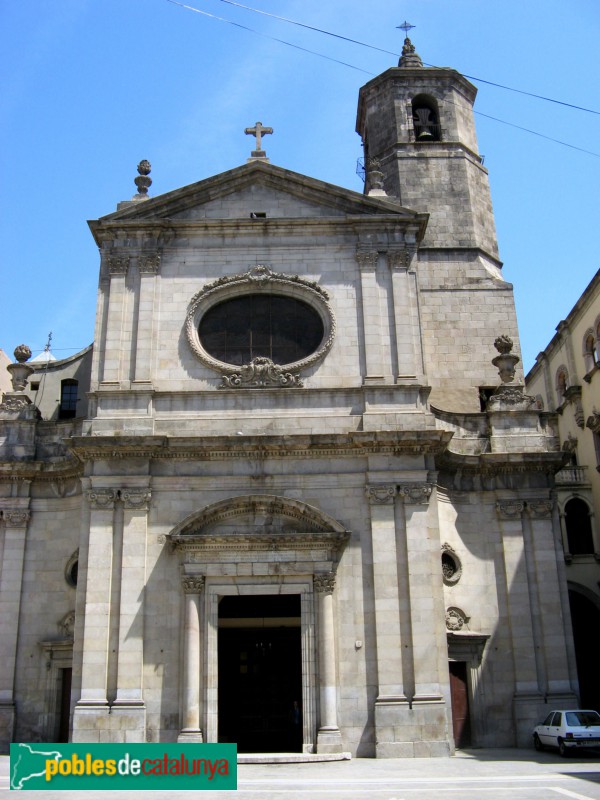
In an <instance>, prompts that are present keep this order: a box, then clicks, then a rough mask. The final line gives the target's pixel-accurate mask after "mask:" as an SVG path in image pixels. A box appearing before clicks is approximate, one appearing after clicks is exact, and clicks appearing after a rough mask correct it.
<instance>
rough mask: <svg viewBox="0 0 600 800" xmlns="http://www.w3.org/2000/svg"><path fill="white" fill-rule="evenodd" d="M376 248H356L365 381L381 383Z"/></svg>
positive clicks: (379, 310) (381, 355)
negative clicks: (360, 298)
mask: <svg viewBox="0 0 600 800" xmlns="http://www.w3.org/2000/svg"><path fill="white" fill-rule="evenodd" d="M378 258H379V254H378V252H377V250H357V252H356V260H357V262H358V267H359V269H360V286H361V295H362V318H363V329H364V347H365V362H366V374H365V377H364V382H365V383H381V382H382V381H383V378H384V368H383V347H382V340H381V307H380V300H379V286H378V285H377V261H378Z"/></svg>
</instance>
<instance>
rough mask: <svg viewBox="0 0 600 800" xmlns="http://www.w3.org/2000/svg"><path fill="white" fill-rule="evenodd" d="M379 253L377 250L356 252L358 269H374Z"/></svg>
mask: <svg viewBox="0 0 600 800" xmlns="http://www.w3.org/2000/svg"><path fill="white" fill-rule="evenodd" d="M378 257H379V253H378V252H377V250H357V251H356V261H357V262H358V266H359V269H361V270H362V269H375V268H376V267H377V259H378Z"/></svg>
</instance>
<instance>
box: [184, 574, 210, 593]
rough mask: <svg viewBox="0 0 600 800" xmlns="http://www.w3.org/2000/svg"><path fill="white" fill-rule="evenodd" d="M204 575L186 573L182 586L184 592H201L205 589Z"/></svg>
mask: <svg viewBox="0 0 600 800" xmlns="http://www.w3.org/2000/svg"><path fill="white" fill-rule="evenodd" d="M204 581H205V577H204V575H184V576H183V577H182V578H181V586H182V588H183V592H184V594H200V593H201V592H202V590H203V589H204Z"/></svg>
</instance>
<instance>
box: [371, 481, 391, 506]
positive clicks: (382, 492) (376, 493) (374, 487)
mask: <svg viewBox="0 0 600 800" xmlns="http://www.w3.org/2000/svg"><path fill="white" fill-rule="evenodd" d="M365 492H366V495H367V499H368V501H369V503H373V504H374V505H391V504H392V503H393V502H394V497H395V496H396V486H395V485H394V484H383V483H382V484H377V483H375V484H368V485H367V486H366V487H365Z"/></svg>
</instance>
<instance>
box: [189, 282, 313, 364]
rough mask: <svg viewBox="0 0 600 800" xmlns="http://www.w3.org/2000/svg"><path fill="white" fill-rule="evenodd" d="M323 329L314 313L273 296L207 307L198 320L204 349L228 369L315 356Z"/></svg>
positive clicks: (251, 296)
mask: <svg viewBox="0 0 600 800" xmlns="http://www.w3.org/2000/svg"><path fill="white" fill-rule="evenodd" d="M323 334H324V328H323V322H322V320H321V317H320V315H319V314H318V313H317V311H316V310H315V309H313V308H312V307H311V306H309V305H308V303H303V302H302V301H300V300H296V299H295V298H293V297H284V296H280V295H274V294H248V295H244V296H242V297H234V298H232V299H230V300H225V301H223V302H222V303H219V304H218V305H216V306H213V307H212V308H210V309H209V310H208V311H207V312H206V314H205V315H204V316H203V317H202V319H201V320H200V324H199V326H198V335H199V337H200V341H201V343H202V345H203V347H204V349H205V350H206V351H207V353H209V355H211V356H213V358H217V359H218V360H219V361H223V362H225V363H226V364H235V365H240V366H241V365H242V364H249V363H250V362H251V361H252V359H254V358H257V357H258V356H264V357H266V358H270V359H271V360H272V361H273V362H274V363H275V364H292V363H294V362H295V361H300V360H301V359H303V358H306V357H307V356H309V355H311V354H312V353H314V352H315V351H316V350H317V349H318V348H319V346H320V344H321V341H322V340H323Z"/></svg>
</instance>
